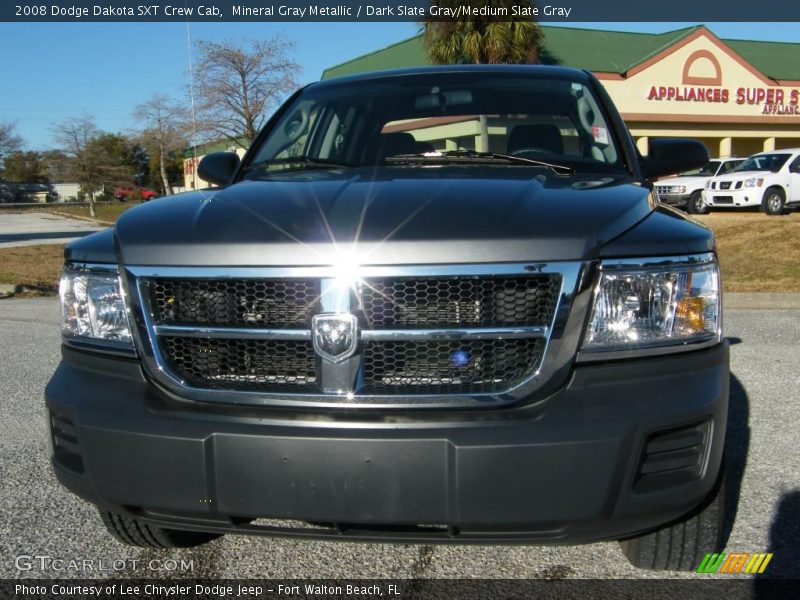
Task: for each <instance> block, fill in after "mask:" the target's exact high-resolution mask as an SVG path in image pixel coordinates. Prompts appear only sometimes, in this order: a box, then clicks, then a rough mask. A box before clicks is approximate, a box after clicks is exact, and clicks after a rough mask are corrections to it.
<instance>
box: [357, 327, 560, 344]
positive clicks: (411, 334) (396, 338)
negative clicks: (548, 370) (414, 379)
mask: <svg viewBox="0 0 800 600" xmlns="http://www.w3.org/2000/svg"><path fill="white" fill-rule="evenodd" d="M543 337H547V327H496V328H486V329H480V328H469V329H466V328H462V329H377V330H373V329H367V330H364V331H362V332H361V339H362V340H367V341H382V342H406V341H413V340H513V339H520V338H543Z"/></svg>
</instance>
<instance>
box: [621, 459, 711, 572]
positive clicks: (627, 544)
mask: <svg viewBox="0 0 800 600" xmlns="http://www.w3.org/2000/svg"><path fill="white" fill-rule="evenodd" d="M722 469H724V463H723V466H722ZM722 469H721V470H720V474H719V476H718V477H717V482H716V484H715V485H714V489H713V490H712V492H711V494H710V495H709V497H708V499H706V501H705V502H704V503H703V504H702V505H701V508H700V509H699V510H696V511H695V512H693V513H691V514H690V515H689V516H688V517H686V518H684V520H683V521H679V522H677V523H673V524H672V525H668V526H666V527H662V528H661V529H657V530H656V531H652V532H650V533H647V534H644V535H640V536H637V537H634V538H629V539H627V540H620V542H619V545H620V547H621V548H622V552H623V554H625V556H626V557H627V558H628V560H629V561H630V563H631V564H632V565H633V566H634V567H638V568H640V569H649V570H652V571H694V570H696V569H697V567H698V566H699V565H700V562H701V561H702V560H703V557H704V556H705V555H706V554H707V553H715V552H719V551H721V550H722V548H723V540H722V537H723V525H724V517H725V507H724V496H725V474H724V471H723V470H722Z"/></svg>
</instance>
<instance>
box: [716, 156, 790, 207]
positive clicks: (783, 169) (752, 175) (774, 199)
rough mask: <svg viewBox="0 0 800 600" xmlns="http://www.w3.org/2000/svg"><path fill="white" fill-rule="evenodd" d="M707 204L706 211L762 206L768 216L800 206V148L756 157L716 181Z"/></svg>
mask: <svg viewBox="0 0 800 600" xmlns="http://www.w3.org/2000/svg"><path fill="white" fill-rule="evenodd" d="M703 205H704V206H703V209H704V211H705V210H706V209H711V208H736V207H741V206H760V207H761V210H763V211H764V212H765V213H767V214H768V215H779V214H781V213H783V212H784V209H785V208H786V207H788V206H793V205H794V206H797V205H800V148H791V149H787V150H774V151H771V152H761V153H760V154H754V155H753V156H751V157H750V158H748V159H747V160H746V161H744V162H743V163H742V164H741V165H739V166H738V167H737V168H736V170H735V171H733V172H732V173H729V174H728V175H724V176H718V177H714V178H712V179H711V180H709V182H708V183H707V184H706V189H705V190H703Z"/></svg>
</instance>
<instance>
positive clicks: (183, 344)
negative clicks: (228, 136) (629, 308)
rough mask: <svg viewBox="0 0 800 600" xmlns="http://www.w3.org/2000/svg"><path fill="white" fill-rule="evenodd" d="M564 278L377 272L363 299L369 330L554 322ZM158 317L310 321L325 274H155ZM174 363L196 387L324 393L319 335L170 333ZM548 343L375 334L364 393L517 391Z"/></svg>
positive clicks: (365, 347)
mask: <svg viewBox="0 0 800 600" xmlns="http://www.w3.org/2000/svg"><path fill="white" fill-rule="evenodd" d="M560 285H561V279H560V275H557V274H553V275H551V274H536V273H532V274H530V275H519V276H501V277H489V276H479V277H464V276H459V277H442V276H439V277H411V278H409V277H390V278H380V279H369V280H368V281H366V282H365V283H364V284H362V285H361V287H360V302H359V299H358V298H356V299H354V302H353V307H354V308H355V307H356V306H358V310H357V311H356V312H357V314H358V315H359V317H360V322H361V325H360V326H361V327H362V328H368V329H421V328H448V327H477V328H481V327H519V326H548V325H550V323H551V321H552V318H553V314H554V311H555V308H556V305H557V302H558V294H559V289H560ZM149 289H150V292H149V295H150V304H151V308H152V311H153V315H154V320H155V323H156V324H158V325H183V326H197V327H203V326H208V327H213V326H217V327H245V328H246V327H263V328H273V329H308V328H309V327H310V322H311V317H312V316H313V315H314V314H317V313H319V312H320V306H319V289H320V282H319V280H317V279H216V280H214V279H177V278H175V279H172V278H155V279H152V280H150V282H149ZM158 343H159V344H160V347H161V351H162V353H163V355H164V360H165V361H166V363H167V364H166V365H165V366H167V367H168V368H169V369H170V370H171V371H173V372H174V373H175V375H177V376H178V377H180V378H181V379H183V380H184V381H186V383H187V384H189V385H191V386H193V387H198V388H207V389H221V390H240V391H259V392H265V393H287V394H292V393H310V394H317V393H321V389H320V385H319V383H320V382H319V380H318V374H317V366H318V361H319V359H318V357H317V356H316V354H315V352H314V349H313V346H312V344H311V342H309V341H298V340H249V339H234V338H219V337H215V338H199V337H181V336H175V335H169V334H166V333H165V334H163V335H161V336H159V339H158ZM543 351H544V340H542V339H536V338H526V339H510V340H509V339H506V340H453V341H433V340H415V341H391V342H377V341H372V342H369V343H363V344H362V346H361V348H360V349H359V352H360V353H362V354H363V367H364V371H363V375H364V380H363V384H364V385H363V387H362V388H360V389H359V390H358V392H357V393H358V394H362V395H417V394H470V393H492V392H501V391H504V390H507V389H509V388H511V387H513V386H515V385H516V384H518V383H520V382H521V381H522V380H524V379H526V378H527V377H529V376H530V375H532V374H533V373H534V372H535V371H536V370H537V369H538V367H539V365H540V363H541V360H542V355H543Z"/></svg>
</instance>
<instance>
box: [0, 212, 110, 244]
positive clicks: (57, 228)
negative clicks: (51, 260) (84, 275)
mask: <svg viewBox="0 0 800 600" xmlns="http://www.w3.org/2000/svg"><path fill="white" fill-rule="evenodd" d="M2 217H3V218H2V219H0V248H14V247H19V246H36V245H40V244H64V243H66V242H70V241H72V240H75V239H78V238H81V237H83V236H86V235H89V234H90V233H94V232H95V231H99V230H101V229H103V227H104V226H102V225H97V224H94V223H90V222H87V221H83V220H79V219H70V218H66V217H63V216H60V215H55V214H51V213H44V212H38V213H37V212H27V213H25V212H21V213H11V214H3V215H2Z"/></svg>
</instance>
